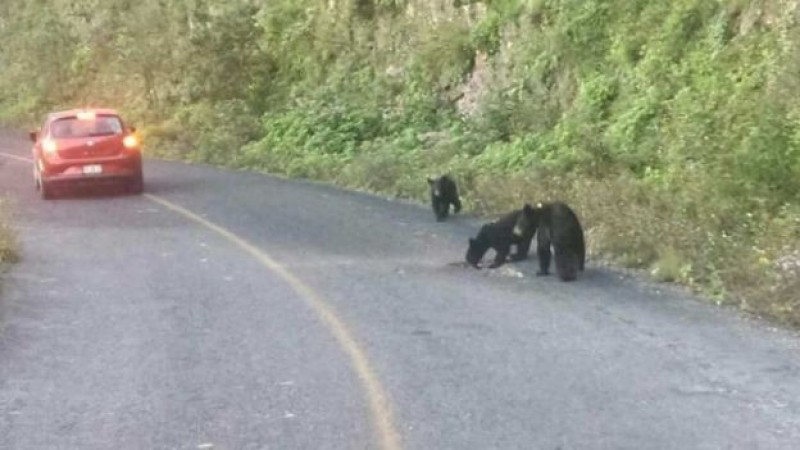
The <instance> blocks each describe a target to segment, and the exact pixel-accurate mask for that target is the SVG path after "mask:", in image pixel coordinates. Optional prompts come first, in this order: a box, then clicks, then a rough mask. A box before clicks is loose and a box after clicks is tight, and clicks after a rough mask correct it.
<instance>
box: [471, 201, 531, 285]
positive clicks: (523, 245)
mask: <svg viewBox="0 0 800 450" xmlns="http://www.w3.org/2000/svg"><path fill="white" fill-rule="evenodd" d="M534 219H535V215H534V214H533V210H532V209H531V208H530V205H526V207H525V208H523V209H518V210H515V211H512V212H510V213H508V214H506V215H505V216H503V217H501V218H500V219H498V220H496V221H494V222H491V223H487V224H485V225H483V226H482V227H481V229H480V231H479V232H478V236H477V237H475V238H471V239H470V240H469V248H468V249H467V255H466V260H467V263H469V264H470V265H471V266H473V267H475V268H476V269H479V268H480V266H479V265H478V263H480V261H481V259H483V256H484V255H485V254H486V252H487V251H489V249H490V248H493V249H494V251H495V258H494V262H493V263H492V264H491V265H490V266H489V268H492V269H493V268H496V267H500V266H502V265H503V264H504V263H505V262H506V259H507V258H508V255H509V253H510V252H511V246H512V245H514V246H516V252H515V253H514V255H512V256H511V260H512V261H521V260H523V259H526V258H527V257H528V251H529V250H530V247H531V241H532V240H533V235H534V233H535V232H536V222H535V221H534Z"/></svg>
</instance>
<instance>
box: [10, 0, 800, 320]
mask: <svg viewBox="0 0 800 450" xmlns="http://www.w3.org/2000/svg"><path fill="white" fill-rule="evenodd" d="M798 20H800V4H799V2H797V1H794V0H672V1H652V0H483V1H480V0H230V1H225V2H216V1H211V0H177V1H164V0H136V1H133V0H4V1H3V2H2V3H0V42H2V43H3V44H2V46H0V73H2V77H0V120H2V121H4V122H6V123H14V124H17V125H23V124H24V125H25V126H32V125H34V124H36V123H37V122H38V121H39V119H40V117H41V114H42V113H43V112H45V111H47V110H50V109H53V108H61V107H72V106H76V105H78V106H79V105H100V104H102V105H110V106H114V107H117V108H119V109H121V110H123V111H124V112H125V113H126V114H127V115H128V116H129V117H133V118H135V124H136V125H137V126H138V127H139V128H140V129H141V130H142V132H143V134H144V138H145V142H146V145H147V149H148V151H149V152H150V153H151V154H155V155H159V156H162V157H170V158H179V159H187V160H193V161H203V162H209V163H213V164H218V165H225V166H233V167H240V168H249V169H254V170H263V171H268V172H273V173H282V174H287V175H290V176H293V177H307V178H314V179H320V180H325V181H328V182H332V183H337V184H340V185H344V186H348V187H352V188H357V189H365V190H370V191H376V192H382V193H386V194H390V195H396V196H401V197H409V198H417V199H420V200H423V199H424V198H425V195H426V188H427V185H426V183H425V182H424V177H425V176H426V175H429V174H439V173H444V172H448V173H450V174H452V175H453V177H454V178H456V179H457V180H458V181H459V183H460V186H461V190H462V191H463V193H464V196H465V197H466V205H467V209H468V210H472V211H476V212H481V213H495V212H499V211H503V210H506V209H509V208H513V207H519V206H520V205H521V204H522V202H524V201H539V200H548V199H556V198H558V199H562V200H565V201H567V202H569V203H571V204H573V205H574V206H575V208H576V210H577V211H578V212H579V214H580V215H581V217H582V220H583V222H584V224H585V226H586V228H587V229H588V231H589V233H588V235H589V238H588V239H589V244H590V251H591V255H592V257H593V258H595V259H597V258H600V257H602V258H604V259H607V260H614V261H616V262H618V263H621V264H624V265H627V266H632V267H639V268H645V269H647V270H649V271H650V272H651V273H652V274H653V275H654V276H655V277H656V278H658V279H661V280H670V281H671V280H674V281H679V282H681V283H684V284H687V285H690V286H693V287H695V288H697V289H700V290H702V291H703V292H704V293H705V294H706V295H707V296H709V297H711V298H712V299H715V300H717V301H719V302H728V303H733V304H736V305H738V306H741V307H742V308H744V309H746V310H750V311H755V312H757V313H760V314H765V315H768V316H772V317H774V318H778V319H780V320H784V321H787V322H793V323H795V324H800V294H798V292H800V24H799V23H798Z"/></svg>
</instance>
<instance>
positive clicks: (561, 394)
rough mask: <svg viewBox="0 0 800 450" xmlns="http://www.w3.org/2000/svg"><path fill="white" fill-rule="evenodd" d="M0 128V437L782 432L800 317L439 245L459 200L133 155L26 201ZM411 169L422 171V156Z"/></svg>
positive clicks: (385, 440) (712, 442)
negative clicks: (794, 322) (3, 199)
mask: <svg viewBox="0 0 800 450" xmlns="http://www.w3.org/2000/svg"><path fill="white" fill-rule="evenodd" d="M29 147H30V146H29V144H28V143H27V142H26V141H25V140H24V139H23V137H22V136H20V135H15V134H9V133H5V134H2V135H0V195H6V196H8V197H11V199H12V201H13V202H14V209H15V212H16V224H17V227H18V229H19V231H20V235H21V241H22V248H23V259H22V262H21V263H19V264H17V265H15V266H14V267H12V268H11V269H10V270H9V271H7V272H6V273H5V274H4V275H2V277H3V280H2V292H0V448H2V449H62V448H63V449H109V448H119V449H210V448H215V449H401V448H402V449H437V450H438V449H458V450H463V449H481V450H482V449H564V450H566V449H796V448H798V445H799V444H798V443H800V358H799V357H798V356H799V354H798V349H799V348H800V345H799V344H800V339H798V338H797V337H796V336H795V335H793V334H791V333H788V332H784V331H778V330H774V329H772V328H770V327H768V326H766V325H764V324H761V323H758V322H754V321H748V320H744V319H742V318H741V317H740V316H739V315H738V314H736V313H735V312H732V311H728V310H724V309H718V308H713V307H710V306H708V305H705V304H702V303H700V302H698V301H695V300H693V299H691V298H688V297H685V296H683V295H682V294H679V293H677V291H674V290H670V289H667V290H664V289H662V288H661V287H659V286H657V285H651V284H648V283H643V282H641V281H637V280H635V279H631V278H628V277H623V276H620V275H619V274H617V273H614V272H612V271H608V270H605V269H601V268H598V267H596V266H593V265H591V264H590V265H589V266H588V270H587V272H586V273H585V274H584V276H583V277H582V278H580V279H579V281H577V282H575V283H570V284H565V283H561V282H559V281H558V280H557V279H556V278H555V277H549V278H537V277H535V276H532V274H533V273H534V272H535V267H534V263H533V262H524V263H520V264H516V265H513V266H506V267H504V268H501V269H499V270H497V271H488V270H485V271H475V270H473V269H468V268H465V267H463V266H462V265H461V264H460V263H461V260H462V259H463V254H464V251H465V249H466V241H467V238H468V237H469V236H471V235H472V234H474V233H475V231H476V230H477V225H478V222H477V221H475V220H472V219H468V218H464V217H457V218H455V219H454V220H451V221H449V222H446V223H436V222H435V221H434V220H433V214H432V213H431V211H430V210H429V209H428V208H427V207H423V206H419V205H411V204H408V203H404V202H397V201H390V200H385V199H381V198H378V197H375V196H370V195H364V194H359V193H352V192H346V191H341V190H337V189H334V188H330V187H325V186H321V185H317V184H313V183H305V182H297V181H287V180H283V179H279V178H275V177H269V176H264V175H259V174H253V173H247V172H236V171H229V170H219V169H214V168H210V167H206V166H199V165H187V164H181V163H170V162H160V161H147V162H146V166H145V177H146V183H147V187H146V191H147V194H146V195H144V196H124V195H98V194H97V193H78V194H77V195H71V196H67V197H65V198H61V199H58V200H55V201H44V200H40V199H39V198H38V197H37V195H36V192H35V191H34V189H33V181H32V177H31V175H30V165H29V162H28V161H27V156H28V152H29ZM421 182H422V183H424V180H421Z"/></svg>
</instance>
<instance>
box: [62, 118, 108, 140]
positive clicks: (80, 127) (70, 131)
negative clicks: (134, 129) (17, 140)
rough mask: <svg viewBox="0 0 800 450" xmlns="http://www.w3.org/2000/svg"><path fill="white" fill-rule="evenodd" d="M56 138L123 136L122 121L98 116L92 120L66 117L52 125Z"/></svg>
mask: <svg viewBox="0 0 800 450" xmlns="http://www.w3.org/2000/svg"><path fill="white" fill-rule="evenodd" d="M50 134H51V135H52V136H53V137H54V138H85V137H97V136H114V135H117V134H122V121H121V120H120V119H119V117H117V116H109V115H98V116H95V117H94V118H93V119H91V120H80V119H78V118H77V117H65V118H63V119H58V120H56V121H55V122H53V123H52V124H50Z"/></svg>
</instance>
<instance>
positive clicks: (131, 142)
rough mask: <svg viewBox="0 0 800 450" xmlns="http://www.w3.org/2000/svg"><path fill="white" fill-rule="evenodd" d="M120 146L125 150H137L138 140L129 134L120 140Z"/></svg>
mask: <svg viewBox="0 0 800 450" xmlns="http://www.w3.org/2000/svg"><path fill="white" fill-rule="evenodd" d="M122 145H124V146H125V148H138V147H139V139H137V138H136V136H134V135H132V134H129V135H127V136H125V138H124V139H123V140H122Z"/></svg>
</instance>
